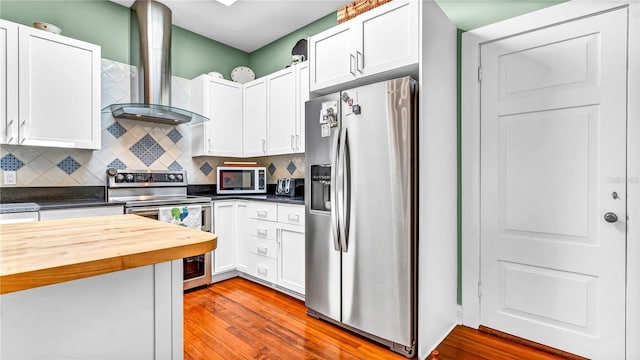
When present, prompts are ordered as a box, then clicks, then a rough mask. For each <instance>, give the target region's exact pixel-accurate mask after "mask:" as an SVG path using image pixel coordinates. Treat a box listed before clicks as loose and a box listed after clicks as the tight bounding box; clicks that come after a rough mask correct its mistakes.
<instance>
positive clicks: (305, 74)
mask: <svg viewBox="0 0 640 360" xmlns="http://www.w3.org/2000/svg"><path fill="white" fill-rule="evenodd" d="M296 72H297V76H296V79H297V85H298V87H297V90H296V94H297V95H298V101H297V103H296V105H297V107H298V108H297V110H296V111H297V117H296V152H298V153H303V152H304V132H305V116H304V113H305V110H304V103H305V102H307V100H309V62H308V61H305V62H303V63H302V64H299V65H297V66H296Z"/></svg>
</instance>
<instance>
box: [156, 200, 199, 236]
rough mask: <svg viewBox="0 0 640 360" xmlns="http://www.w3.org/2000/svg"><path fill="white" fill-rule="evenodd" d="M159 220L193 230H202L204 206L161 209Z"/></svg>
mask: <svg viewBox="0 0 640 360" xmlns="http://www.w3.org/2000/svg"><path fill="white" fill-rule="evenodd" d="M158 220H160V221H163V222H167V223H171V224H176V225H180V226H184V227H188V228H191V229H198V230H202V206H201V205H180V206H167V207H161V208H160V209H159V211H158Z"/></svg>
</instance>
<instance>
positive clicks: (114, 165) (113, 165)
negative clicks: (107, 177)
mask: <svg viewBox="0 0 640 360" xmlns="http://www.w3.org/2000/svg"><path fill="white" fill-rule="evenodd" d="M107 167H108V168H115V169H118V170H125V169H126V168H127V165H125V163H123V162H122V160H120V159H117V158H116V159H115V160H113V161H112V162H110V163H109V165H107Z"/></svg>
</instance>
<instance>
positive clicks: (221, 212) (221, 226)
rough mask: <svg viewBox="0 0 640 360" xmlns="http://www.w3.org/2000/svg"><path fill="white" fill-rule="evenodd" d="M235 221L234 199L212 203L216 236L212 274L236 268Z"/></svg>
mask: <svg viewBox="0 0 640 360" xmlns="http://www.w3.org/2000/svg"><path fill="white" fill-rule="evenodd" d="M236 221H237V218H236V206H235V201H233V200H231V201H216V202H214V203H213V232H214V233H215V234H216V235H217V236H218V247H217V248H216V250H214V251H213V275H217V274H219V273H223V272H225V271H230V270H235V269H236Z"/></svg>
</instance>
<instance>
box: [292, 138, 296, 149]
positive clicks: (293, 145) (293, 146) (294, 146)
mask: <svg viewBox="0 0 640 360" xmlns="http://www.w3.org/2000/svg"><path fill="white" fill-rule="evenodd" d="M294 141H295V136H293V135H291V149H292V150H295V148H296V145H295V142H294Z"/></svg>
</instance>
